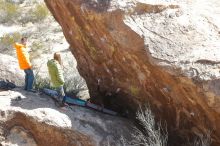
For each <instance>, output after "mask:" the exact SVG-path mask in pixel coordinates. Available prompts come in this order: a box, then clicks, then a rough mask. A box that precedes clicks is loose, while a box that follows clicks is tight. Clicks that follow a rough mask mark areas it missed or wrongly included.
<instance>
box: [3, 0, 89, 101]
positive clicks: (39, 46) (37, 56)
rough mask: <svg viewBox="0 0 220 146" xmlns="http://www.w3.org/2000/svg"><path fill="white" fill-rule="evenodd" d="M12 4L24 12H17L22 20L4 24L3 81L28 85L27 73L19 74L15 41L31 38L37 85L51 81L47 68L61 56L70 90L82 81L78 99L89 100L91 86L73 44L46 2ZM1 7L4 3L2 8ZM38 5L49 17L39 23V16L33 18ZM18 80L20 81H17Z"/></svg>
mask: <svg viewBox="0 0 220 146" xmlns="http://www.w3.org/2000/svg"><path fill="white" fill-rule="evenodd" d="M9 3H12V4H16V8H17V9H20V10H22V12H21V11H17V12H16V13H18V16H17V17H16V18H13V20H11V19H9V18H8V20H7V21H6V22H4V23H3V22H0V30H1V32H0V56H1V57H0V64H1V65H2V67H1V70H0V75H1V79H4V80H6V79H7V80H9V81H12V82H14V83H16V85H18V86H22V85H23V84H24V80H23V78H24V73H23V72H22V71H20V70H19V67H18V62H17V60H16V57H17V56H16V52H15V49H14V48H13V43H14V42H13V41H19V38H20V37H21V36H26V37H28V44H27V47H28V50H29V51H30V57H31V63H32V64H33V70H34V73H35V76H36V82H37V83H39V84H40V83H41V82H43V81H44V80H45V79H46V80H48V79H49V75H48V70H47V65H46V64H47V61H48V60H49V59H52V58H53V53H55V52H60V53H61V56H62V61H63V65H64V76H65V80H66V82H67V83H68V85H69V86H70V85H71V83H72V82H73V81H75V82H76V81H78V82H79V84H80V86H81V87H80V88H82V90H80V92H79V93H78V96H79V97H81V98H84V99H88V98H89V94H88V90H87V85H86V83H85V81H84V79H83V78H82V77H81V76H80V75H79V73H78V70H77V69H76V67H77V63H76V60H75V58H74V56H73V55H72V53H71V52H70V50H69V44H68V43H67V41H66V39H65V37H64V35H63V32H62V29H61V27H60V26H59V24H58V23H57V22H56V21H55V20H54V18H53V16H52V15H51V14H50V12H49V10H47V8H46V6H45V4H44V1H42V0H40V1H35V0H17V1H10V2H9ZM1 5H2V4H1V2H0V7H1ZM38 5H40V6H43V8H45V9H46V12H47V13H48V14H47V15H46V16H45V18H44V19H42V20H35V19H34V18H35V17H37V16H32V15H33V14H32V13H33V12H32V11H35V9H36V7H37V6H38ZM5 7H6V6H5ZM38 11H39V12H38ZM38 11H37V12H38V13H37V14H38V15H40V14H41V13H43V12H42V11H40V10H38ZM14 13H15V12H14ZM3 15H4V14H3V13H2V14H1V15H0V19H1V18H2V17H3ZM31 17H33V18H31ZM38 17H39V16H38ZM38 17H37V18H38ZM15 34H16V35H15ZM6 36H10V37H6ZM15 36H16V37H15ZM7 68H9V69H7ZM15 76H17V77H18V78H15ZM74 88H77V87H76V86H71V87H69V89H68V90H74Z"/></svg>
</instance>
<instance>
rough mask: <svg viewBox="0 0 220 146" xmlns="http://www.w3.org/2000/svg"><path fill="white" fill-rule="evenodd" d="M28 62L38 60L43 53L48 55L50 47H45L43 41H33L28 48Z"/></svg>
mask: <svg viewBox="0 0 220 146" xmlns="http://www.w3.org/2000/svg"><path fill="white" fill-rule="evenodd" d="M30 49H31V51H30V60H31V61H32V60H34V59H36V58H39V56H40V55H41V54H43V53H49V52H50V49H51V48H50V47H49V46H46V45H45V44H44V43H43V41H40V40H39V41H35V42H33V43H32V44H31V46H30Z"/></svg>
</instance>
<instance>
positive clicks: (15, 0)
mask: <svg viewBox="0 0 220 146" xmlns="http://www.w3.org/2000/svg"><path fill="white" fill-rule="evenodd" d="M5 1H6V2H8V3H13V4H22V3H23V2H24V1H25V0H5Z"/></svg>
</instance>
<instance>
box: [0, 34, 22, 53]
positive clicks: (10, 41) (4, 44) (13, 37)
mask: <svg viewBox="0 0 220 146" xmlns="http://www.w3.org/2000/svg"><path fill="white" fill-rule="evenodd" d="M21 37H22V35H21V34H20V33H19V32H14V33H9V34H4V35H3V36H2V37H0V47H1V48H2V50H1V52H2V53H9V54H10V53H11V52H12V51H13V49H12V48H13V45H14V43H15V42H18V41H20V39H21Z"/></svg>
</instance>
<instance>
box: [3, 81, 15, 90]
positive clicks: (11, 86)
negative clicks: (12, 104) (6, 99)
mask: <svg viewBox="0 0 220 146" xmlns="http://www.w3.org/2000/svg"><path fill="white" fill-rule="evenodd" d="M14 88H16V85H15V84H14V83H12V82H9V81H7V80H6V81H0V89H2V90H11V89H14Z"/></svg>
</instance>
